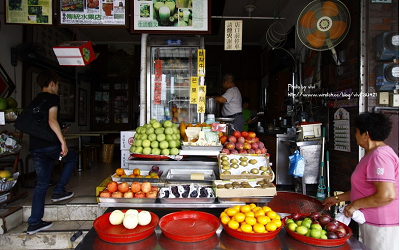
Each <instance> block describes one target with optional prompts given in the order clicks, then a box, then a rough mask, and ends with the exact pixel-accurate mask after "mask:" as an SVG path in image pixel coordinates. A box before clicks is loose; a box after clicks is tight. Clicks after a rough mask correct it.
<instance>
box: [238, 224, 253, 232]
mask: <svg viewBox="0 0 400 250" xmlns="http://www.w3.org/2000/svg"><path fill="white" fill-rule="evenodd" d="M240 229H242V232H245V233H250V232H251V231H253V227H252V226H251V225H248V224H244V225H241V226H240Z"/></svg>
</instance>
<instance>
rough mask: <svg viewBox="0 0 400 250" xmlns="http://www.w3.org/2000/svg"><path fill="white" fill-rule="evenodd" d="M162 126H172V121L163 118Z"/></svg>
mask: <svg viewBox="0 0 400 250" xmlns="http://www.w3.org/2000/svg"><path fill="white" fill-rule="evenodd" d="M163 127H164V128H170V127H172V122H171V121H170V120H165V121H164V123H163Z"/></svg>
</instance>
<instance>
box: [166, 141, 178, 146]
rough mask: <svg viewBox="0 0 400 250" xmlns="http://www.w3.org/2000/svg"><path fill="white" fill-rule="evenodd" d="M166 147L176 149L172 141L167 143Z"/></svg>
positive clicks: (174, 142)
mask: <svg viewBox="0 0 400 250" xmlns="http://www.w3.org/2000/svg"><path fill="white" fill-rule="evenodd" d="M168 145H169V148H176V147H177V146H176V141H174V140H171V141H169V142H168Z"/></svg>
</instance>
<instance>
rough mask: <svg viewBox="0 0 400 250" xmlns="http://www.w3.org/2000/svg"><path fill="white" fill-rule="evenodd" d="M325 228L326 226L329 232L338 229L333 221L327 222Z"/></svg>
mask: <svg viewBox="0 0 400 250" xmlns="http://www.w3.org/2000/svg"><path fill="white" fill-rule="evenodd" d="M325 228H326V231H328V232H336V230H337V226H336V224H335V223H333V222H329V223H328V224H326V226H325Z"/></svg>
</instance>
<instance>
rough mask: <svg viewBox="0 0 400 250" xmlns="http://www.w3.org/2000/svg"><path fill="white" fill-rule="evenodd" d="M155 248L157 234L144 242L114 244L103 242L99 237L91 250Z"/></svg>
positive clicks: (153, 234)
mask: <svg viewBox="0 0 400 250" xmlns="http://www.w3.org/2000/svg"><path fill="white" fill-rule="evenodd" d="M156 246H157V234H156V233H155V232H153V233H152V234H151V235H150V236H149V237H147V238H145V239H144V240H141V241H137V242H131V243H123V244H115V243H110V242H105V241H103V240H102V239H100V238H99V237H96V239H95V240H94V242H93V249H96V250H132V249H154V248H155V247H156Z"/></svg>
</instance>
